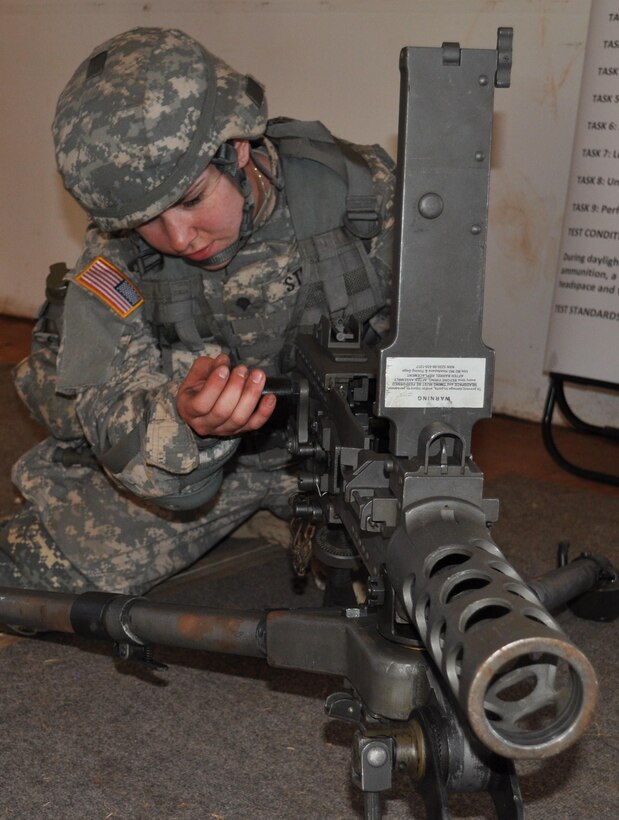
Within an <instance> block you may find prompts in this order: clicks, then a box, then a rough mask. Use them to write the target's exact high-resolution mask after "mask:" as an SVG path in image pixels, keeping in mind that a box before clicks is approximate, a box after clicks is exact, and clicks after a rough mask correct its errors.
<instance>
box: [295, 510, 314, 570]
mask: <svg viewBox="0 0 619 820" xmlns="http://www.w3.org/2000/svg"><path fill="white" fill-rule="evenodd" d="M290 532H291V534H292V566H293V568H294V571H295V573H296V574H297V575H298V576H299V578H303V576H304V575H305V573H306V572H307V568H308V567H309V563H310V560H311V558H312V539H313V537H314V533H315V532H316V525H315V524H312V523H311V522H309V521H304V520H303V519H302V518H293V519H292V521H291V522H290Z"/></svg>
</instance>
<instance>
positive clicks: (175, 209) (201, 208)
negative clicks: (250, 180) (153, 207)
mask: <svg viewBox="0 0 619 820" xmlns="http://www.w3.org/2000/svg"><path fill="white" fill-rule="evenodd" d="M245 145H246V143H239V144H235V147H236V148H237V154H238V155H239V166H240V167H241V168H243V167H245V165H246V164H247V161H248V157H249V153H248V151H247V156H245ZM243 204H244V200H243V196H242V194H241V192H240V191H239V189H238V188H237V187H236V185H235V184H234V183H233V182H232V180H231V179H230V178H229V177H228V176H226V175H225V174H223V173H221V172H220V171H218V170H217V169H216V168H214V167H213V166H209V167H208V168H207V169H206V171H204V172H203V173H202V174H201V175H200V176H199V177H198V179H197V180H196V181H195V182H194V184H193V185H192V186H191V187H190V188H189V189H188V190H187V191H186V193H185V195H184V196H183V197H182V198H181V199H180V201H179V202H177V203H176V204H175V205H172V206H171V207H170V208H167V209H166V210H165V211H164V212H163V213H161V214H159V216H156V217H155V218H154V219H151V220H150V221H149V222H146V223H145V224H144V225H140V227H138V228H136V230H137V232H138V233H139V234H140V236H141V237H142V238H143V239H145V240H146V242H148V244H149V245H151V246H152V247H153V248H155V250H158V251H160V252H161V253H165V254H170V255H172V256H182V257H184V258H186V259H191V260H192V261H193V262H201V261H202V260H204V259H208V258H209V257H211V256H213V255H215V254H217V253H219V252H220V251H223V250H225V249H226V248H228V247H229V246H230V245H232V244H233V243H234V242H236V240H237V239H238V237H239V232H240V228H241V220H242V217H243ZM224 264H225V263H222V264H221V265H212V266H211V265H209V266H207V267H208V269H209V270H216V269H217V268H221V267H223V266H224Z"/></svg>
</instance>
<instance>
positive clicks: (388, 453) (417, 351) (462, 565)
mask: <svg viewBox="0 0 619 820" xmlns="http://www.w3.org/2000/svg"><path fill="white" fill-rule="evenodd" d="M510 66H511V30H510V29H500V30H499V37H498V45H497V48H496V49H491V50H475V49H461V48H460V46H459V45H458V44H456V43H447V44H444V45H443V46H442V48H406V49H404V50H403V51H402V55H401V77H402V80H401V104H400V129H399V146H398V168H399V171H398V190H397V207H398V215H397V233H396V241H395V247H396V254H395V260H394V261H395V264H394V280H395V293H394V300H393V312H392V330H391V337H390V341H389V342H388V343H387V344H385V345H383V346H382V347H379V348H371V347H369V346H367V345H366V344H365V343H364V340H363V338H362V331H361V328H360V327H359V325H358V324H355V323H354V322H350V323H343V322H334V323H331V322H330V321H329V320H327V319H326V318H325V319H323V320H322V321H321V323H320V324H319V325H318V326H317V327H316V329H315V332H314V333H313V334H304V335H301V336H300V337H299V339H298V343H297V353H298V355H297V366H298V370H299V379H298V380H297V381H296V383H295V387H294V391H293V392H295V393H296V396H297V402H296V418H295V424H294V426H293V431H292V433H291V437H290V439H291V440H290V444H289V447H290V450H291V451H292V452H293V453H294V454H295V455H297V456H298V457H301V458H303V459H305V460H306V467H305V469H304V471H303V472H302V474H301V475H300V478H299V487H300V493H299V495H298V496H297V497H296V498H295V499H294V504H293V506H294V514H295V516H296V518H297V520H299V521H300V524H299V530H298V532H299V535H300V538H301V541H304V540H305V541H309V537H310V535H311V536H312V538H313V543H314V549H315V552H316V554H317V555H318V557H319V558H320V559H321V560H322V561H323V563H325V564H326V565H328V566H329V567H331V568H332V569H333V570H334V571H335V572H339V571H343V572H347V571H349V570H350V569H351V568H354V567H357V566H362V567H363V568H364V570H365V574H366V576H367V596H366V600H365V602H363V603H361V604H353V605H351V606H346V607H344V608H341V607H334V608H323V609H319V610H313V609H312V610H308V609H297V610H278V611H269V612H266V613H265V612H251V611H242V612H238V611H236V612H221V611H218V610H213V609H209V608H205V607H196V606H185V607H182V606H178V605H174V604H161V603H156V602H153V601H149V600H147V599H145V598H136V597H131V596H126V595H116V594H112V593H105V592H87V593H84V594H81V595H68V594H64V593H49V592H37V591H32V590H11V589H2V590H0V622H3V623H7V624H20V625H23V626H25V627H32V628H36V629H54V630H60V631H64V632H75V633H77V634H80V635H85V636H88V637H98V638H104V639H107V640H111V641H113V642H114V643H115V646H116V649H117V653H118V654H119V655H120V656H121V657H135V658H138V659H141V660H142V661H144V662H145V663H147V664H154V665H155V666H156V664H155V663H154V661H153V660H152V646H153V644H162V645H170V646H181V647H186V648H191V649H199V650H207V651H216V652H226V653H233V654H241V655H248V656H253V657H263V658H266V659H267V661H268V663H269V664H271V665H273V666H276V667H282V668H294V669H300V670H306V671H310V672H318V673H328V674H333V675H339V676H341V677H343V678H344V679H346V680H347V681H348V683H349V684H350V688H349V689H346V690H345V691H342V692H336V693H334V694H332V695H331V696H330V697H329V698H328V699H327V702H326V711H327V714H328V715H330V716H331V717H334V718H340V719H344V720H348V721H353V722H354V723H356V724H357V732H356V734H355V738H354V742H353V766H352V773H353V774H352V776H353V781H354V782H355V784H356V785H357V786H358V787H359V788H360V789H361V790H362V791H363V793H364V800H365V816H366V818H367V820H378V818H380V816H381V793H382V792H384V791H386V790H387V789H389V788H390V786H391V784H392V777H393V774H394V772H396V771H399V772H408V774H409V775H410V776H411V778H412V780H413V783H414V784H415V786H416V788H417V789H418V790H419V791H420V793H421V795H422V797H423V799H424V801H425V805H426V809H427V815H428V817H429V818H431V820H437V818H448V817H449V809H448V794H449V793H450V792H458V791H487V792H489V793H490V795H491V796H492V799H493V801H494V804H495V806H496V809H497V814H498V816H499V817H500V818H501V820H512V819H513V820H516V818H522V817H523V816H524V814H523V807H522V800H521V796H520V791H519V786H518V782H517V778H516V775H515V769H514V764H513V760H514V759H518V758H541V757H547V756H549V755H552V754H555V753H557V752H560V751H561V750H563V749H565V748H566V747H567V746H568V745H569V744H571V743H572V742H574V741H575V740H576V739H577V738H578V737H579V736H580V735H581V734H582V732H583V731H584V729H585V727H586V726H587V723H588V721H589V719H590V717H591V714H592V711H593V708H594V704H595V699H596V688H597V682H596V678H595V674H594V672H593V669H592V668H591V665H590V663H589V662H588V660H587V659H586V657H585V656H584V655H583V654H582V653H581V652H580V651H579V650H578V649H577V648H576V647H575V646H574V645H573V644H572V643H571V642H570V641H569V639H568V638H567V637H566V636H565V634H564V633H563V632H562V630H561V629H560V627H559V626H558V624H557V623H556V621H555V620H554V619H553V617H552V616H551V615H550V614H549V612H548V608H550V609H552V608H553V607H554V606H558V605H560V604H562V603H564V602H565V601H566V600H568V599H570V598H572V597H575V596H576V595H578V594H579V593H580V592H582V591H584V590H586V589H589V588H590V587H592V586H594V585H595V584H596V583H598V581H599V580H600V577H601V574H603V569H602V568H601V567H600V565H599V562H598V561H596V560H593V559H582V560H579V561H574V562H572V563H571V564H568V565H567V567H565V568H564V570H563V571H562V572H563V574H562V576H561V582H560V583H557V582H556V580H555V577H556V576H555V575H553V576H552V578H551V579H549V580H546V581H545V580H544V579H542V580H541V581H539V582H537V583H536V584H527V583H525V581H524V580H523V579H522V578H521V577H520V576H519V575H518V573H517V572H516V570H515V569H514V568H513V567H512V566H511V565H510V564H509V563H508V562H507V560H506V559H505V557H504V556H503V555H502V553H501V552H500V550H499V548H498V547H497V546H496V544H495V543H494V542H493V541H492V539H491V537H490V534H489V524H490V523H491V522H493V521H495V520H496V519H497V516H498V503H497V502H496V501H494V500H489V499H484V498H483V495H482V494H483V476H482V474H481V472H480V471H479V469H478V468H477V466H476V465H475V463H474V462H473V460H472V457H471V447H470V444H471V432H472V428H473V425H474V423H475V422H476V421H477V420H478V419H480V418H483V417H485V416H488V415H490V412H491V398H492V376H493V353H492V351H490V350H489V349H488V348H487V347H486V346H485V345H484V344H483V342H482V340H481V317H482V299H483V277H484V266H485V237H486V223H487V200H488V180H489V169H490V145H491V125H492V108H493V93H494V87H495V86H497V87H506V86H508V85H509V75H510ZM541 599H543V600H544V604H545V606H544V605H543V604H542V602H541Z"/></svg>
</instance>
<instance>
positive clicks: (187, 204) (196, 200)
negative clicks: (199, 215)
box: [181, 192, 204, 209]
mask: <svg viewBox="0 0 619 820" xmlns="http://www.w3.org/2000/svg"><path fill="white" fill-rule="evenodd" d="M203 196H204V193H203V192H201V193H199V194H197V195H196V196H192V197H191V199H186V200H184V201H183V202H182V203H181V205H182V206H183V208H188V209H191V208H195V207H197V206H198V205H199V204H200V202H202V198H203Z"/></svg>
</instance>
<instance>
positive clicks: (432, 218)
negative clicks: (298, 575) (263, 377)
mask: <svg viewBox="0 0 619 820" xmlns="http://www.w3.org/2000/svg"><path fill="white" fill-rule="evenodd" d="M509 39H510V33H509V32H508V31H505V30H500V31H499V46H498V49H497V51H496V52H495V51H490V50H468V49H460V48H459V46H457V44H445V45H443V48H442V49H423V48H421V49H416V48H411V49H404V50H403V52H402V55H401V63H400V66H401V77H402V79H401V104H400V129H399V146H398V158H399V159H398V162H399V176H398V194H397V196H398V200H397V205H398V219H397V241H396V243H395V247H396V253H395V271H396V274H397V276H396V284H395V301H394V304H393V313H392V329H391V336H390V339H389V341H388V342H387V343H386V344H384V346H382V347H381V348H380V349H379V350H371V349H369V348H368V347H366V346H365V345H364V343H363V340H362V338H361V332H360V329H359V327H358V326H356V325H355V324H354V323H351V325H350V327H349V328H347V330H348V332H347V333H343V332H342V328H341V327H339V328H331V327H330V326H329V323H328V322H327V321H326V320H323V322H322V324H321V325H320V326H319V327H318V329H317V331H316V333H315V335H314V336H311V335H305V336H300V337H299V339H298V356H297V363H298V367H299V370H300V372H301V374H302V375H303V377H304V378H305V379H306V380H307V382H308V384H309V390H305V391H304V392H303V393H302V396H301V399H300V403H299V417H298V422H297V427H298V433H297V437H298V441H299V442H301V441H302V442H304V443H303V445H300V444H298V443H296V442H293V446H295V444H296V449H295V451H296V452H297V453H299V454H308V453H309V454H310V455H311V456H312V457H311V459H310V461H309V465H308V469H307V471H306V473H304V475H303V478H302V481H301V486H302V487H303V488H304V489H305V494H304V495H303V496H301V497H299V498H297V500H296V505H295V512H296V514H297V515H300V516H301V517H304V518H306V519H308V520H310V521H312V522H313V523H314V524H315V525H316V524H317V525H318V527H319V530H318V536H317V538H316V541H317V543H318V554H319V557H321V558H322V560H323V561H325V562H326V563H327V564H329V565H332V566H345V565H350V562H351V560H352V559H354V556H355V555H358V556H359V558H360V559H361V560H362V561H363V563H364V564H365V567H366V568H367V571H368V573H369V575H370V590H371V596H372V595H373V596H374V601H371V603H374V604H376V603H379V604H380V603H381V602H383V601H384V602H385V603H382V606H383V607H385V606H386V605H387V604H388V605H389V606H390V608H391V609H390V612H389V615H388V617H383V618H381V624H382V632H383V634H384V635H385V636H386V637H388V638H390V639H391V640H396V641H397V640H400V641H414V639H415V638H416V637H417V638H419V639H421V641H422V642H423V644H424V645H425V647H426V648H427V650H428V652H429V653H430V655H431V656H432V658H433V660H434V663H435V664H436V667H437V668H438V670H440V673H441V676H442V678H443V680H444V681H445V682H446V683H447V685H448V687H449V689H450V690H451V693H452V695H453V697H455V698H456V699H457V701H458V703H459V704H460V706H461V708H462V710H463V712H464V714H465V715H466V717H467V719H468V721H469V723H470V725H471V726H472V728H473V729H474V731H475V733H476V735H477V737H478V738H479V739H480V740H481V741H482V742H483V743H484V745H485V746H487V747H488V748H489V749H491V750H493V751H494V752H496V753H497V754H499V755H502V756H505V757H509V758H527V757H539V756H548V755H550V754H554V753H556V752H559V751H561V750H562V749H564V748H565V747H566V746H567V745H569V744H570V743H571V742H573V741H574V740H575V739H576V738H577V737H579V736H580V734H581V733H582V731H583V730H584V728H585V727H586V725H587V723H588V721H589V718H590V716H591V712H592V709H593V705H594V703H595V699H596V689H597V683H596V678H595V674H594V672H593V669H592V668H591V665H590V664H589V662H588V660H587V659H586V657H585V656H584V655H583V654H582V653H581V652H580V651H579V650H578V649H577V648H576V647H575V646H574V645H573V644H572V643H571V642H570V640H569V639H568V638H567V637H566V636H565V634H564V633H563V632H562V630H561V629H560V627H559V625H558V624H557V622H556V621H555V620H554V619H553V618H552V616H551V615H550V614H549V612H548V611H547V610H546V609H545V608H544V607H543V606H542V604H541V603H540V601H539V599H538V598H537V597H536V595H535V594H534V593H533V592H532V590H531V589H530V588H529V587H528V586H527V584H526V583H525V582H524V581H523V580H522V578H521V577H520V576H519V575H518V573H517V572H516V570H515V569H514V568H513V567H512V566H511V565H510V564H509V563H508V562H507V560H506V559H505V557H504V556H503V554H502V553H501V551H500V550H499V548H498V547H497V546H496V544H495V543H494V542H493V541H492V539H491V537H490V534H489V522H492V521H495V520H496V518H497V515H498V504H497V502H496V501H493V500H487V499H484V498H483V497H482V492H483V475H482V473H481V472H480V471H479V469H478V468H477V466H476V465H475V463H474V462H473V460H472V458H471V455H470V439H471V430H472V427H473V425H474V423H475V422H476V421H477V420H478V419H480V418H483V417H485V416H488V415H490V412H491V400H492V376H493V352H492V351H491V350H489V349H488V348H487V347H486V346H485V345H484V344H483V341H482V339H481V324H482V307H483V279H484V266H485V246H486V229H487V210H488V182H489V170H490V142H491V130H492V129H491V127H492V107H493V87H494V80H495V76H496V73H497V70H498V69H500V68H501V67H502V66H504V63H503V62H502V59H503V58H504V57H505V56H506V55H505V48H506V42H507V44H508V45H509ZM501 79H502V84H503V85H507V84H508V83H507V82H505V79H506V78H505V76H504V74H503V76H502V78H501ZM385 420H388V427H389V430H388V437H387V435H386V430H385ZM387 438H388V440H387ZM342 530H344V531H345V532H346V534H347V536H348V540H349V542H350V544H351V546H352V547H353V548H354V549H353V551H349V552H348V554H346V553H345V550H344V551H343V550H342V541H343V539H342ZM377 590H379V592H377ZM405 625H409V626H410V629H407V628H406V626H405ZM551 713H552V714H551Z"/></svg>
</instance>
